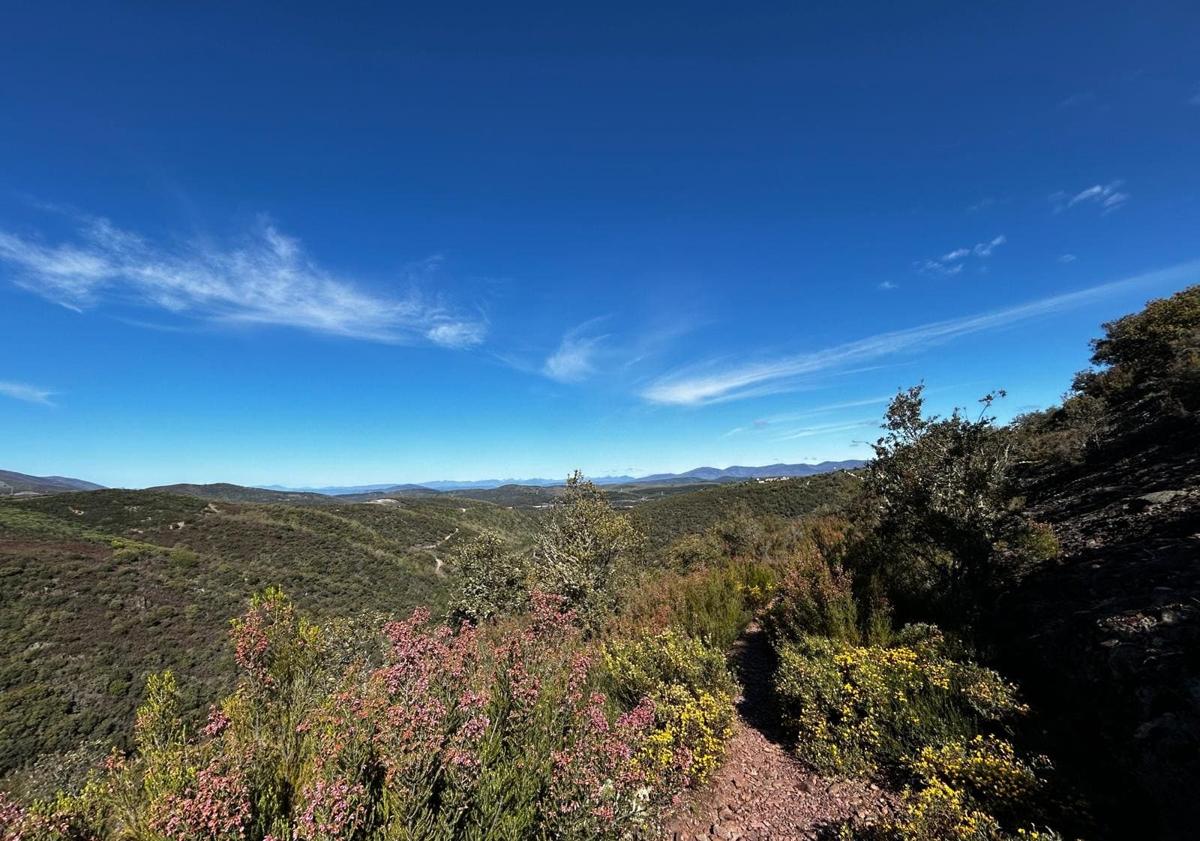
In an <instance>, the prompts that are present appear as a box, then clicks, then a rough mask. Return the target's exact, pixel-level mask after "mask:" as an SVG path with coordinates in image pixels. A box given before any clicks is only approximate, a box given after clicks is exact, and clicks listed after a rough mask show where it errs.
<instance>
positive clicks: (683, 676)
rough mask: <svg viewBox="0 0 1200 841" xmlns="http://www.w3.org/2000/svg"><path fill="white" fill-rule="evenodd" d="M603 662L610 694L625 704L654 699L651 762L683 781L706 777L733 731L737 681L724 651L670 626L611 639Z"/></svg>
mask: <svg viewBox="0 0 1200 841" xmlns="http://www.w3.org/2000/svg"><path fill="white" fill-rule="evenodd" d="M603 665H604V675H605V685H606V686H607V687H608V690H609V694H610V696H611V697H612V698H613V700H614V701H616V702H617V703H618V704H620V705H621V706H622V707H623V708H624V709H627V710H629V709H633V708H635V707H636V706H637V705H638V704H640V703H642V702H643V700H644V699H649V700H650V701H651V702H652V704H653V706H652V709H653V711H654V729H653V731H652V732H651V733H650V735H649V738H648V743H647V746H646V750H647V752H648V756H649V757H650V766H651V767H652V768H654V769H655V770H656V772H657V773H659V774H660V775H665V776H670V775H671V774H679V775H680V777H681V779H680V783H679V784H680V785H690V784H693V783H700V782H704V781H705V780H707V779H708V777H709V776H710V775H711V774H712V772H713V771H714V770H715V769H716V768H717V766H718V764H719V763H720V760H721V757H722V756H723V755H724V749H725V743H726V741H728V739H729V738H730V736H731V735H732V733H733V730H732V719H733V707H732V702H733V696H734V694H735V685H734V682H733V679H732V677H731V676H730V674H729V669H728V668H727V666H726V664H725V655H724V654H723V652H722V651H721V650H719V649H715V648H712V647H711V646H708V645H705V644H704V643H703V642H701V641H700V640H697V639H695V638H692V637H688V636H686V635H683V634H680V633H677V632H675V631H672V630H667V631H664V632H662V633H660V634H658V635H657V636H654V637H650V638H647V639H642V640H637V641H618V642H612V643H609V644H608V645H606V646H605V649H604V657H603Z"/></svg>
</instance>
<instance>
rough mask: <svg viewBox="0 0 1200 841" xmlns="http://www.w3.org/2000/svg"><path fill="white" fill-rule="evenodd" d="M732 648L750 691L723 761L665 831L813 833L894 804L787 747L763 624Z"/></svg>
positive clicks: (696, 834) (694, 837)
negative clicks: (818, 768)
mask: <svg viewBox="0 0 1200 841" xmlns="http://www.w3.org/2000/svg"><path fill="white" fill-rule="evenodd" d="M730 655H731V658H732V659H733V662H734V665H735V667H736V669H737V672H738V677H739V679H740V680H741V682H742V685H743V686H744V688H745V691H744V693H743V695H742V697H741V698H739V699H738V703H737V706H738V715H737V719H736V720H735V722H734V734H733V739H732V740H730V743H729V748H728V752H727V754H726V758H725V763H724V764H723V765H722V766H721V769H720V770H719V771H718V772H717V773H716V775H715V776H714V777H713V779H712V781H711V782H709V784H708V785H707V786H705V787H704V788H703V789H702V790H700V791H697V792H695V794H694V796H693V797H692V798H691V800H690V801H689V802H687V803H686V804H684V805H683V807H682V808H681V809H680V810H679V811H678V812H677V813H676V815H675V816H674V818H673V819H672V820H670V821H669V822H668V824H667V827H666V829H667V834H666V837H667V838H669V839H674V841H700V840H701V839H710V838H721V839H730V840H731V841H736V839H744V840H745V841H787V839H815V838H817V837H818V833H819V831H820V830H821V828H822V827H826V826H829V825H831V824H834V823H837V822H839V821H842V820H845V819H847V818H852V817H854V818H858V819H859V820H870V819H871V818H872V817H875V816H879V815H882V814H884V813H886V812H887V811H889V810H890V809H892V808H893V799H892V796H891V795H889V794H888V793H887V792H884V791H882V790H880V789H879V787H878V786H875V785H874V784H872V783H869V782H866V781H863V780H843V779H834V778H828V777H822V776H820V775H818V774H815V773H813V772H812V771H810V770H809V769H807V768H806V767H805V766H804V765H803V764H801V763H800V762H799V761H798V760H796V759H795V758H794V757H793V756H792V755H791V754H789V753H788V751H787V750H786V749H785V748H784V746H783V744H782V738H781V737H780V734H779V732H778V729H777V720H778V718H777V716H776V714H775V709H774V705H773V703H772V695H771V675H772V673H773V672H774V669H775V654H774V651H773V650H772V649H771V646H770V643H769V642H768V641H767V637H766V633H765V632H764V631H763V630H762V629H761V628H759V627H758V626H757V625H751V626H750V627H749V628H748V629H747V630H746V633H745V634H743V635H742V637H741V639H739V640H738V642H737V643H735V645H734V647H733V649H732V651H731V652H730Z"/></svg>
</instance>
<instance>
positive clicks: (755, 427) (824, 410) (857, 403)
mask: <svg viewBox="0 0 1200 841" xmlns="http://www.w3.org/2000/svg"><path fill="white" fill-rule="evenodd" d="M895 396H896V395H895V394H879V395H876V396H875V397H863V398H860V399H858V400H843V401H839V402H837V403H825V404H823V405H821V406H814V407H812V408H811V409H804V410H803V411H799V412H783V413H781V414H777V415H770V416H768V417H765V418H755V420H754V422H753V423H752V424H750V425H749V426H739V427H735V428H734V429H731V430H729V431H728V432H726V433H725V434H724V435H723V436H721V437H723V438H728V437H731V436H733V435H740V434H741V433H743V432H750V431H762V430H767V429H772V430H773V429H776V428H777V427H778V426H779V425H780V424H788V423H795V422H796V421H802V420H807V419H809V418H815V417H820V416H821V415H829V414H833V413H834V412H840V411H843V410H845V409H861V408H862V407H863V406H879V405H882V404H884V403H887V402H888V401H889V400H891V399H892V398H893V397H895Z"/></svg>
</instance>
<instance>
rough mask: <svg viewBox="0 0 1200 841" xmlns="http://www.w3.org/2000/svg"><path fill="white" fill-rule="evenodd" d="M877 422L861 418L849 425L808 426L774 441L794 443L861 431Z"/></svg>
mask: <svg viewBox="0 0 1200 841" xmlns="http://www.w3.org/2000/svg"><path fill="white" fill-rule="evenodd" d="M878 424H879V421H878V420H876V419H873V418H863V419H862V420H857V421H851V422H850V423H827V424H822V425H820V426H809V427H805V428H803V429H797V430H793V431H791V432H788V433H787V434H785V435H778V436H776V437H775V440H776V441H795V440H796V439H797V438H812V437H815V436H817V435H832V434H834V433H837V432H849V431H851V430H853V429H862V428H864V427H867V426H877V425H878Z"/></svg>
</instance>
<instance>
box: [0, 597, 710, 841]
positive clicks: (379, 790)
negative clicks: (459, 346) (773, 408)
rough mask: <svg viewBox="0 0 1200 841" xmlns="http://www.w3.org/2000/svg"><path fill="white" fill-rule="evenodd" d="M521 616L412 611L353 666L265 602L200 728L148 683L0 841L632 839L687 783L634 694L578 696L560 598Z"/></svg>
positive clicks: (582, 690) (243, 627) (9, 810)
mask: <svg viewBox="0 0 1200 841" xmlns="http://www.w3.org/2000/svg"><path fill="white" fill-rule="evenodd" d="M530 604H531V608H530V611H529V613H528V614H527V615H525V616H523V617H520V618H516V619H512V620H508V622H507V625H506V626H505V627H504V629H503V631H504V632H503V633H502V634H492V633H487V634H485V633H481V632H480V631H477V630H476V629H475V628H473V627H472V626H470V625H464V626H461V627H459V628H452V627H450V626H447V625H444V624H439V623H434V622H432V621H431V618H430V614H429V612H428V611H426V610H423V609H419V610H417V611H415V612H414V613H413V614H412V615H411V616H410V617H408V618H407V619H405V620H402V621H396V622H391V623H389V624H387V625H386V626H385V628H384V630H383V634H384V641H385V643H384V647H383V651H382V654H381V657H380V660H379V661H378V663H377V664H375V665H372V662H371V660H369V659H366V658H358V659H349V660H348V659H346V658H345V657H343V656H341V654H340V653H339V651H340V649H339V647H338V646H337V645H334V644H332V643H331V642H330V634H329V633H328V632H327V631H325V630H324V629H321V628H318V627H317V626H315V625H313V624H312V623H310V622H308V621H307V620H306V619H305V618H304V617H302V616H300V615H299V614H298V612H297V611H296V610H295V608H294V607H293V605H292V604H291V603H290V602H289V601H288V600H287V599H286V598H285V597H284V596H283V594H282V593H280V592H278V591H276V590H269V591H267V592H266V593H264V594H263V595H261V596H259V597H256V598H255V600H254V601H253V603H252V604H251V606H250V608H249V609H248V610H247V612H246V614H245V615H244V616H243V617H242V618H240V619H239V620H237V621H236V622H235V623H234V626H233V628H232V641H233V644H234V647H235V651H236V658H237V662H238V664H239V667H240V669H241V675H240V678H239V680H238V684H237V687H236V688H235V690H234V691H233V693H232V694H230V695H229V696H227V697H226V698H225V699H224V700H223V701H221V703H220V704H218V705H215V706H214V707H213V708H212V709H211V710H210V713H209V716H208V719H207V721H206V722H205V723H203V724H202V725H201V726H199V727H194V726H189V724H188V722H187V721H186V720H184V718H183V717H182V716H181V714H180V712H179V709H180V707H179V702H178V689H177V686H176V684H175V680H174V678H173V676H172V675H171V674H170V673H164V674H162V675H156V676H154V677H153V678H152V679H151V680H150V681H149V683H148V687H147V697H146V700H145V702H144V703H143V704H142V706H141V708H140V709H139V713H138V720H137V727H136V735H135V741H136V745H137V750H136V752H135V753H134V754H132V755H130V756H123V755H121V754H119V753H114V754H113V755H112V756H110V758H109V760H108V761H107V762H106V763H105V765H104V767H103V768H101V769H98V770H97V772H96V773H95V774H94V775H93V776H92V778H91V780H90V781H89V783H88V784H87V785H86V786H85V787H84V789H83V791H82V792H81V793H80V794H79V795H76V796H66V795H63V796H60V797H58V798H56V799H53V800H48V801H42V802H37V803H34V804H32V805H30V806H21V805H17V804H15V803H13V802H11V801H8V800H0V817H2V818H3V820H4V827H5V830H4V831H5V833H6V834H5V836H4V837H5V841H9V837H10V836H12V838H14V839H17V838H19V839H22V841H23V840H24V839H31V841H32V839H37V841H42V839H46V841H51V839H54V841H59V839H62V841H66V839H76V838H79V839H82V838H128V839H144V841H259V840H260V839H264V840H265V839H294V841H332V839H379V840H380V841H383V839H460V838H464V839H480V840H481V841H482V839H524V838H529V837H555V838H598V837H615V838H620V837H632V836H634V835H635V834H638V833H643V832H646V831H650V830H651V828H652V827H653V825H654V821H655V819H656V817H657V816H658V814H659V813H660V811H661V809H662V808H663V806H664V805H665V804H666V803H668V802H669V801H670V800H671V798H672V797H673V796H674V795H675V794H676V793H677V792H678V791H679V787H680V786H682V785H683V784H685V783H686V782H687V781H688V776H687V769H688V766H687V763H686V762H685V760H686V759H690V756H691V755H690V753H688V752H687V751H685V750H683V749H682V748H680V749H676V748H675V747H674V745H673V744H672V745H670V746H667V747H668V748H670V750H669V751H668V752H669V756H668V757H667V758H665V759H664V745H663V744H662V738H661V736H660V735H659V730H660V729H661V728H660V727H659V724H658V721H659V719H658V713H657V710H656V703H655V701H654V699H652V698H649V697H643V698H640V699H636V700H635V699H633V698H632V696H630V695H625V696H623V697H622V700H623V701H625V702H627V703H624V704H617V703H616V702H615V701H614V700H613V699H611V698H610V697H609V696H608V695H606V694H604V693H603V692H601V691H598V687H597V686H596V685H595V684H594V682H593V678H592V675H593V672H594V671H595V666H596V664H595V663H594V658H593V657H592V656H590V655H589V652H588V646H587V645H586V643H585V641H584V637H583V633H584V632H583V629H582V628H581V627H580V624H579V622H578V621H577V617H576V616H575V615H574V612H573V611H572V610H571V609H570V607H569V606H568V605H567V603H566V600H565V599H563V598H562V597H560V596H556V595H551V594H543V593H537V592H535V593H534V594H532V596H531V602H530ZM706 663H707V665H706V667H705V668H707V669H711V668H712V666H713V665H714V664H713V662H712V661H711V658H710V659H709V661H706ZM679 665H680V666H681V667H682V666H683V665H685V664H683V663H680V664H679ZM721 665H722V668H723V664H721ZM706 674H707V673H706ZM664 697H667V696H665V695H664ZM614 706H622V707H623V709H622V710H620V711H618V712H616V713H613V712H612V711H611V710H612V709H613V707H614ZM725 707H726V710H727V709H728V703H727V700H726V701H725ZM680 720H681V721H683V722H684V724H681V725H678V726H679V727H683V726H684V725H686V726H689V727H690V726H693V725H692V723H691V719H689V718H687V717H686V715H684V716H682V717H681V719H680ZM706 720H707V719H706ZM681 732H682V731H681ZM688 732H690V731H688Z"/></svg>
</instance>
